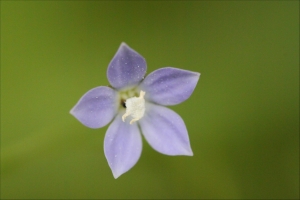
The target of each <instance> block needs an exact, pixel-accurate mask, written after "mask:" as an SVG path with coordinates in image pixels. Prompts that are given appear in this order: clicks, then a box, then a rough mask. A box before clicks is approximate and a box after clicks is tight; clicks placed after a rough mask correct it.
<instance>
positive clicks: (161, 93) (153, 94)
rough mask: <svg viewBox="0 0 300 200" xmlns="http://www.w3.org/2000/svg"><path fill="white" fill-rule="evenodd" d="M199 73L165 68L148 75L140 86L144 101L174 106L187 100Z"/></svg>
mask: <svg viewBox="0 0 300 200" xmlns="http://www.w3.org/2000/svg"><path fill="white" fill-rule="evenodd" d="M199 77H200V73H197V72H192V71H188V70H182V69H177V68H173V67H165V68H161V69H158V70H156V71H154V72H152V73H151V74H149V75H148V76H147V77H146V78H145V80H144V81H143V82H142V83H141V84H140V86H139V87H140V89H141V90H144V91H146V95H145V99H147V100H148V101H151V102H154V103H157V104H161V105H175V104H179V103H181V102H183V101H185V100H186V99H188V98H189V97H190V96H191V94H192V93H193V91H194V89H195V87H196V84H197V82H198V80H199Z"/></svg>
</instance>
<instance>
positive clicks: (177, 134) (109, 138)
mask: <svg viewBox="0 0 300 200" xmlns="http://www.w3.org/2000/svg"><path fill="white" fill-rule="evenodd" d="M146 70H147V66H146V61H145V59H144V58H143V57H142V56H141V55H140V54H138V53H137V52H136V51H134V50H133V49H131V48H130V47H129V46H128V45H127V44H125V43H122V44H121V46H120V47H119V49H118V51H117V53H116V54H115V56H114V58H113V59H112V61H111V62H110V64H109V65H108V69H107V78H108V81H109V83H110V84H111V86H108V87H107V86H99V87H96V88H93V89H91V90H89V91H88V92H87V93H85V94H84V95H83V96H82V97H81V99H80V100H79V101H78V103H77V104H76V105H75V106H74V107H73V108H72V110H71V111H70V113H71V114H72V115H73V116H74V117H75V118H77V119H78V120H79V121H80V122H81V123H82V124H84V125H85V126H87V127H90V128H101V127H103V126H105V125H107V124H108V123H109V122H110V121H112V120H113V121H112V123H111V124H110V126H109V127H108V130H107V131H106V135H105V139H104V153H105V156H106V159H107V161H108V164H109V166H110V168H111V170H112V173H113V175H114V177H115V178H118V177H119V176H120V175H122V174H123V173H125V172H127V171H128V170H129V169H131V168H132V167H133V166H134V165H135V164H136V163H137V161H138V159H139V158H140V155H141V152H142V137H141V134H140V130H141V132H142V133H143V135H144V137H145V139H146V140H147V141H148V143H149V144H150V146H152V147H153V149H155V150H156V151H158V152H160V153H162V154H166V155H170V156H175V155H186V156H192V155H193V152H192V149H191V147H190V142H189V137H188V133H187V129H186V127H185V124H184V122H183V120H182V119H181V117H180V116H179V115H178V114H177V113H175V112H174V111H172V110H170V109H169V108H166V107H164V106H169V105H176V104H179V103H181V102H183V101H185V100H186V99H188V98H189V97H190V96H191V94H192V93H193V91H194V89H195V87H196V84H197V82H198V80H199V77H200V74H199V73H197V72H192V71H187V70H182V69H177V68H173V67H165V68H161V69H158V70H156V71H154V72H152V73H150V74H149V75H148V76H147V77H144V76H145V74H146ZM139 127H140V128H139Z"/></svg>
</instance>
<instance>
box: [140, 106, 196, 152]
mask: <svg viewBox="0 0 300 200" xmlns="http://www.w3.org/2000/svg"><path fill="white" fill-rule="evenodd" d="M139 122H140V125H141V128H142V133H143V135H144V136H145V138H146V140H147V141H148V143H149V144H150V145H151V146H152V147H153V148H154V149H155V150H156V151H158V152H160V153H163V154H167V155H172V156H174V155H187V156H192V155H193V152H192V149H191V146H190V141H189V136H188V133H187V130H186V127H185V124H184V122H183V120H182V119H181V117H180V116H179V115H178V114H177V113H175V112H174V111H172V110H171V109H169V108H166V107H163V106H159V105H154V104H150V103H147V106H146V112H145V115H144V117H143V118H142V119H141V120H140V121H139Z"/></svg>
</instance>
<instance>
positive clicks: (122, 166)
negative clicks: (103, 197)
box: [104, 114, 142, 178]
mask: <svg viewBox="0 0 300 200" xmlns="http://www.w3.org/2000/svg"><path fill="white" fill-rule="evenodd" d="M141 152H142V138H141V134H140V131H139V128H138V126H137V123H134V124H132V125H130V124H129V123H128V122H123V121H122V117H121V114H119V115H117V116H116V118H115V119H114V121H113V122H112V124H111V125H110V126H109V128H108V130H107V131H106V134H105V139H104V153H105V157H106V159H107V162H108V164H109V166H110V168H111V170H112V173H113V175H114V177H115V178H118V177H119V176H120V175H122V174H123V173H125V172H127V171H128V170H129V169H131V168H132V167H133V166H134V165H135V164H136V163H137V161H138V160H139V158H140V155H141Z"/></svg>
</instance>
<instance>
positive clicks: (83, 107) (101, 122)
mask: <svg viewBox="0 0 300 200" xmlns="http://www.w3.org/2000/svg"><path fill="white" fill-rule="evenodd" d="M117 100H118V95H117V92H116V91H115V90H113V89H111V88H109V87H105V86H100V87H96V88H93V89H91V90H89V91H88V92H87V93H85V94H84V95H83V96H82V97H81V98H80V100H79V101H78V102H77V104H76V105H75V106H74V107H73V108H72V110H71V111H70V113H71V114H72V115H73V116H74V117H75V118H77V119H78V120H79V121H80V122H81V123H82V124H84V125H85V126H87V127H90V128H101V127H103V126H105V125H106V124H108V123H109V122H110V121H111V120H112V118H113V117H114V116H115V114H116V111H117V108H118V104H117Z"/></svg>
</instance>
